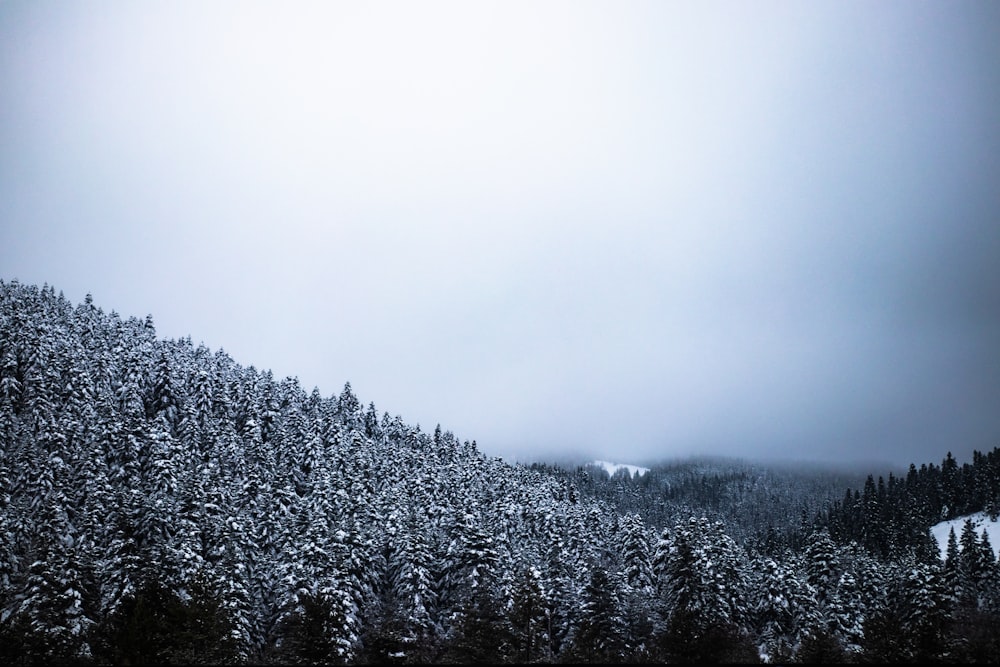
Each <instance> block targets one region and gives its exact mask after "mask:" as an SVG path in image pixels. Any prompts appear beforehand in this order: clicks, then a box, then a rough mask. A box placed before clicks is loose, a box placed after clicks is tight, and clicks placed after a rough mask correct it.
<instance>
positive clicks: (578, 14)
mask: <svg viewBox="0 0 1000 667" xmlns="http://www.w3.org/2000/svg"><path fill="white" fill-rule="evenodd" d="M997 34H1000V4H998V3H995V2H912V1H907V2H808V3H804V2H776V3H772V2H717V3H712V2H651V3H639V2H620V1H616V2H603V3H592V2H580V1H574V2H544V1H542V2H538V1H535V2H517V1H514V2H510V1H508V2H499V3H486V2H456V3H438V2H406V3H403V2H400V3H377V2H364V3H362V2H356V3H355V2H351V3H336V2H317V3H302V2H299V3H296V2H273V3H252V2H249V3H248V2H239V3H224V2H11V1H0V222H2V227H0V276H2V277H3V278H4V279H8V280H9V279H13V278H17V279H19V280H21V281H22V282H26V283H37V284H42V283H46V282H47V283H49V284H51V285H53V286H55V287H56V288H57V289H61V290H62V291H63V292H64V293H65V294H66V296H67V297H68V298H70V299H72V300H74V301H80V300H82V299H83V297H84V295H85V294H87V293H88V292H89V293H91V294H93V296H94V300H95V302H96V303H97V304H98V305H100V306H101V307H102V308H104V309H105V310H106V311H110V310H116V311H118V312H119V313H120V314H122V315H126V316H127V315H137V316H145V315H146V314H147V313H152V314H153V316H154V320H155V322H156V325H157V331H158V333H159V334H160V335H161V336H164V337H179V336H185V335H190V336H191V337H192V339H193V340H194V342H195V343H196V344H197V343H198V342H204V343H205V344H206V345H208V346H209V347H211V348H212V349H213V350H214V349H218V348H220V347H221V348H223V349H225V350H226V352H228V353H229V354H230V355H231V356H233V357H234V359H235V360H236V361H237V362H239V363H241V364H244V365H254V366H256V367H257V368H259V369H264V368H270V369H271V370H272V371H273V372H274V373H275V375H276V376H278V377H284V376H288V375H294V376H298V378H299V379H300V380H301V382H302V384H303V385H304V387H305V388H306V389H307V390H309V389H311V388H312V387H314V386H316V387H319V389H320V391H321V392H322V393H323V394H324V395H329V394H334V393H339V391H340V389H341V388H342V387H343V385H344V383H345V382H346V381H350V382H351V384H352V386H353V388H354V390H355V393H356V394H357V395H358V397H359V398H360V399H361V401H362V402H363V403H365V404H366V405H367V404H368V403H369V402H371V401H373V402H374V403H375V405H376V408H378V410H379V411H380V412H383V411H388V412H390V413H391V414H394V415H395V414H400V415H402V417H403V418H404V420H405V421H407V422H408V423H413V424H416V423H419V424H420V425H421V426H422V428H424V429H425V430H432V429H433V428H434V426H435V424H437V423H440V424H441V426H442V428H444V429H446V430H451V431H453V432H454V433H455V434H456V436H458V437H459V438H461V439H463V440H464V439H469V440H472V439H475V440H476V441H477V442H478V443H479V445H480V447H481V449H483V450H484V451H485V452H487V453H490V454H496V455H503V456H507V457H511V458H522V459H533V458H539V457H542V458H544V457H546V456H549V455H550V454H554V453H556V452H578V453H581V454H588V455H594V456H599V457H600V458H603V459H608V460H614V461H620V462H630V463H643V462H647V461H651V460H655V459H657V458H671V457H675V456H685V455H688V454H695V453H698V454H720V455H737V456H748V457H756V456H760V457H782V456H790V457H792V458H797V459H818V460H826V461H834V460H839V461H851V460H875V461H885V462H890V463H893V464H898V465H906V464H908V463H910V462H915V463H918V464H919V463H922V462H939V461H940V459H941V458H942V457H943V456H944V454H945V452H947V451H949V450H950V451H952V452H953V453H954V454H955V455H956V456H957V457H958V458H959V459H960V460H965V459H968V458H969V457H970V456H971V452H972V451H973V450H974V449H978V450H980V451H984V450H990V449H992V448H993V447H995V446H997V445H1000V125H998V118H1000V115H998V113H1000V112H998V109H1000V95H998V92H1000V48H998V44H1000V40H997V38H996V36H997Z"/></svg>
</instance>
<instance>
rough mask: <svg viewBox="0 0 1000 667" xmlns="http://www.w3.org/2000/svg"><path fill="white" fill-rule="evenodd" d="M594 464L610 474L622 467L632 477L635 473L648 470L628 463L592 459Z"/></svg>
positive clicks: (644, 472) (641, 473)
mask: <svg viewBox="0 0 1000 667" xmlns="http://www.w3.org/2000/svg"><path fill="white" fill-rule="evenodd" d="M594 465H595V466H600V467H601V468H604V469H605V470H607V471H608V474H609V475H612V476H613V475H614V474H615V473H616V472H618V471H619V470H621V469H622V468H624V469H625V470H628V473H629V474H630V475H631V476H632V477H635V476H636V475H645V474H646V473H647V472H649V468H643V467H642V466H634V465H629V464H628V463H611V462H610V461H594Z"/></svg>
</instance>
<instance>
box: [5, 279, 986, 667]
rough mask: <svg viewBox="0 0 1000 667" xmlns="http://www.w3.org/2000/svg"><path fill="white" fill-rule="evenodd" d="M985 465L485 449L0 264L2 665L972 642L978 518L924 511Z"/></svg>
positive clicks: (890, 658) (471, 658) (942, 651)
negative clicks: (809, 462) (588, 461)
mask: <svg viewBox="0 0 1000 667" xmlns="http://www.w3.org/2000/svg"><path fill="white" fill-rule="evenodd" d="M998 466H1000V450H997V449H994V450H993V451H992V452H988V453H979V452H977V453H976V454H975V456H974V458H973V461H971V462H968V463H963V464H961V465H960V464H959V463H958V462H957V461H955V460H954V459H953V458H952V457H951V455H950V454H947V455H946V456H945V457H944V459H943V461H942V462H941V464H940V465H935V464H932V463H920V464H915V465H914V466H912V467H911V468H910V469H909V471H908V472H907V473H906V474H904V475H899V476H896V475H893V474H892V473H888V474H887V475H885V476H883V475H880V474H878V473H877V472H873V473H872V475H871V476H865V475H859V476H857V478H856V480H851V479H848V480H845V478H844V477H843V476H842V475H843V473H841V472H835V471H831V472H824V471H820V470H815V469H811V470H806V469H803V470H796V469H793V468H783V469H777V468H774V467H767V466H760V465H754V464H750V463H746V462H742V461H725V460H714V461H712V460H706V461H697V462H675V463H671V464H664V465H661V466H653V468H652V470H651V471H650V472H649V473H647V474H645V475H642V476H637V477H630V476H629V475H627V474H624V473H619V474H616V475H614V476H609V475H608V474H607V473H606V472H604V471H603V470H601V469H599V468H596V467H593V466H578V467H559V466H554V465H532V466H526V465H520V464H511V463H508V462H505V461H503V460H501V459H499V458H494V457H488V456H486V455H484V454H483V453H482V452H480V451H479V449H478V448H477V445H476V443H475V441H471V442H470V441H468V440H460V439H459V438H457V437H456V436H455V435H454V434H452V433H451V432H449V431H447V430H442V428H441V427H440V426H438V427H436V428H434V429H433V430H428V431H425V430H423V429H421V427H420V426H419V425H410V424H407V423H405V422H404V421H403V419H402V418H401V417H400V416H390V414H389V413H388V412H383V413H381V414H380V413H379V411H378V410H377V409H376V407H375V405H374V404H373V403H368V404H367V406H365V405H364V404H363V403H362V402H361V401H360V400H359V399H358V398H357V397H356V396H355V395H354V393H353V392H352V390H351V387H350V385H349V384H347V385H345V386H344V388H343V390H342V391H341V392H340V393H339V395H329V396H324V395H323V394H321V392H320V391H319V390H318V389H312V390H311V391H310V390H307V389H305V388H304V387H302V386H300V385H299V383H298V381H297V380H296V379H295V378H284V379H277V378H275V377H273V376H272V374H271V373H270V372H267V371H260V370H257V369H255V368H254V367H253V366H242V365H240V364H238V363H236V362H235V361H234V360H233V359H231V358H230V357H229V356H228V355H227V354H225V352H223V351H222V350H218V351H214V352H213V351H211V350H209V349H207V348H206V347H204V346H203V345H197V346H196V345H193V344H192V342H191V340H190V339H189V338H187V339H182V340H162V339H158V338H157V336H156V332H155V328H154V325H153V320H152V318H151V317H147V318H145V319H144V320H143V319H137V318H132V317H130V318H123V317H120V316H119V315H117V314H116V313H114V312H111V313H105V312H103V311H102V310H101V309H100V308H99V307H97V306H96V305H95V304H94V303H92V300H91V299H90V298H89V297H88V298H87V299H86V300H85V302H84V303H81V304H78V305H74V304H72V303H70V302H69V301H68V300H67V299H65V298H64V297H63V296H62V295H61V294H57V293H56V291H55V289H54V288H52V287H49V286H43V287H37V286H28V285H22V284H19V283H18V282H16V281H11V282H2V281H0V660H2V661H3V662H4V664H12V665H17V664H35V663H44V664H53V663H72V664H94V663H97V664H150V663H158V664H169V663H174V664H177V663H181V664H194V663H209V664H222V663H250V664H338V663H399V664H404V663H466V664H469V663H476V662H487V663H505V662H506V663H530V662H595V663H616V662H667V663H692V662H741V663H747V662H762V661H763V662H786V663H787V662H858V663H865V662H869V663H874V662H878V663H881V662H897V661H898V662H924V661H929V662H964V663H969V662H996V661H997V660H998V659H1000V638H998V637H997V634H996V631H995V630H996V628H997V627H1000V566H998V564H997V561H996V558H995V556H994V551H993V548H992V546H991V545H990V544H989V540H988V537H987V536H986V534H985V533H983V534H982V535H977V534H976V532H975V530H974V529H972V528H971V524H966V530H964V531H962V533H961V534H960V535H956V536H953V539H951V540H949V543H948V545H947V558H946V559H944V560H942V559H941V558H939V552H938V545H937V544H936V543H935V542H934V539H933V537H932V536H931V534H930V530H929V528H930V526H931V525H932V524H933V523H935V522H937V521H940V520H941V519H944V518H951V517H956V516H964V514H965V513H968V512H974V511H979V510H986V511H989V512H992V513H996V512H997V508H998V506H1000V504H998V496H1000V484H998V480H1000V474H998V472H1000V470H998ZM845 483H847V484H848V486H844V484H845Z"/></svg>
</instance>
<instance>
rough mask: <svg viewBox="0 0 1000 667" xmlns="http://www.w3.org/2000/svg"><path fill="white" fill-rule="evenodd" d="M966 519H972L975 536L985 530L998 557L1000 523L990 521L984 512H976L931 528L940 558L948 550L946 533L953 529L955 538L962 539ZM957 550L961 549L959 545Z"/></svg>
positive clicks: (999, 549) (999, 552)
mask: <svg viewBox="0 0 1000 667" xmlns="http://www.w3.org/2000/svg"><path fill="white" fill-rule="evenodd" d="M966 519H972V524H973V525H974V526H975V527H976V535H977V536H979V535H982V534H983V529H984V528H985V529H986V534H987V535H989V538H990V545H991V546H992V547H993V551H994V552H996V554H997V556H998V557H1000V522H997V521H994V520H991V519H990V517H989V515H988V514H987V513H986V512H976V513H975V514H970V515H968V516H963V517H959V518H958V519H952V520H951V521H942V522H941V523H939V524H936V525H934V526H932V527H931V534H932V535H934V539H936V540H937V543H938V546H939V547H940V548H941V558H944V553H945V550H946V549H947V548H948V531H949V530H951V529H952V528H954V529H955V537H958V538H960V537H962V528H963V527H964V526H965V520H966ZM959 548H960V549H961V545H959Z"/></svg>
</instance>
